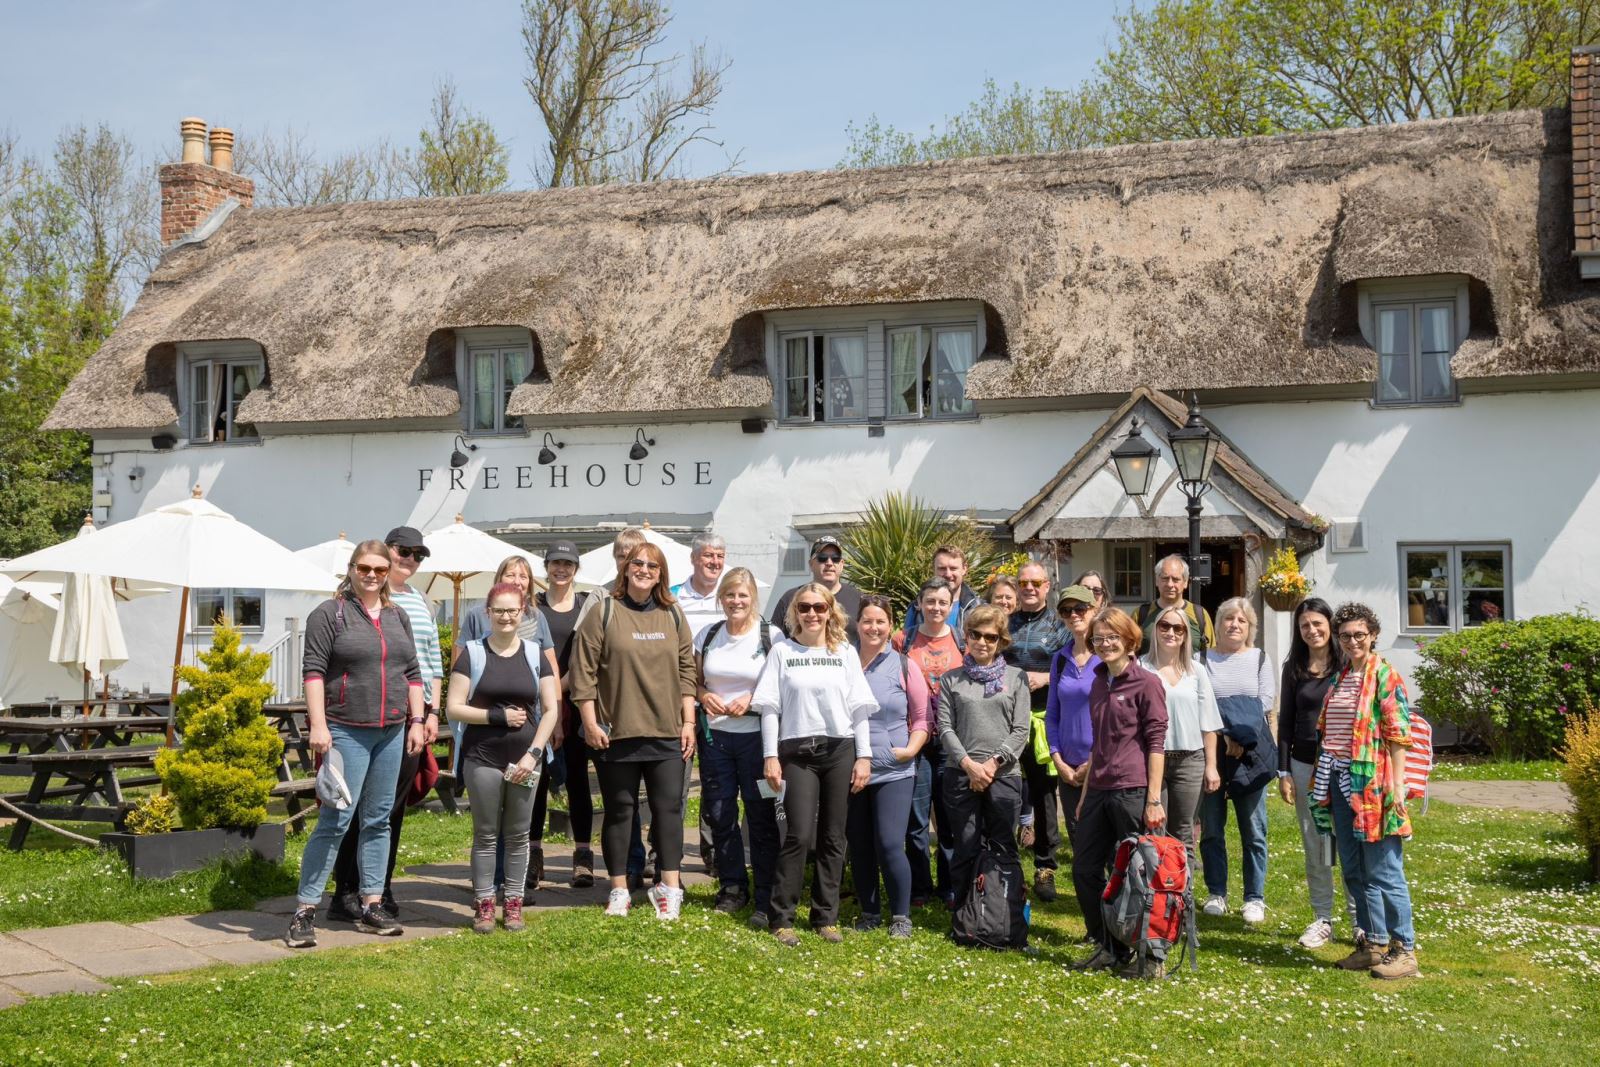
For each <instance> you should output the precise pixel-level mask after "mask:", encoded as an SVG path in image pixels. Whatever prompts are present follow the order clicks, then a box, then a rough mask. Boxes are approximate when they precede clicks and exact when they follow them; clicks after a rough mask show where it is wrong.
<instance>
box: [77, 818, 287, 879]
mask: <svg viewBox="0 0 1600 1067" xmlns="http://www.w3.org/2000/svg"><path fill="white" fill-rule="evenodd" d="M284 829H285V827H284V825H283V824H282V823H262V824H261V825H260V826H257V827H255V828H254V829H249V830H233V829H222V828H218V829H213V830H174V831H172V832H171V833H166V834H101V835H100V844H101V845H102V846H104V847H105V848H111V849H115V850H116V851H117V852H119V853H121V854H122V858H123V859H124V860H126V861H127V863H128V870H129V872H130V873H132V875H133V876H134V877H135V878H171V877H172V876H173V875H175V874H182V873H183V872H184V871H197V870H199V869H200V868H201V867H204V866H205V865H206V864H208V863H211V862H212V861H214V860H219V859H222V858H224V857H227V856H243V855H247V854H250V853H254V854H255V855H257V856H259V857H261V858H262V859H264V860H266V861H267V862H268V863H277V862H279V861H281V860H282V859H283V837H284Z"/></svg>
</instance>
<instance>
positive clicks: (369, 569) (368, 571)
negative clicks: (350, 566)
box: [356, 563, 389, 578]
mask: <svg viewBox="0 0 1600 1067" xmlns="http://www.w3.org/2000/svg"><path fill="white" fill-rule="evenodd" d="M356 573H357V574H359V575H361V577H363V578H387V577H389V568H388V567H381V566H380V567H374V566H372V565H371V564H368V563H357V564H356Z"/></svg>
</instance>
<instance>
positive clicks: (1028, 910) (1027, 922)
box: [1022, 900, 1033, 926]
mask: <svg viewBox="0 0 1600 1067" xmlns="http://www.w3.org/2000/svg"><path fill="white" fill-rule="evenodd" d="M1022 925H1023V926H1032V925H1033V901H1031V900H1024V901H1023V902H1022Z"/></svg>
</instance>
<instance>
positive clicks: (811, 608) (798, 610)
mask: <svg viewBox="0 0 1600 1067" xmlns="http://www.w3.org/2000/svg"><path fill="white" fill-rule="evenodd" d="M794 613H795V614H796V615H826V614H827V613H828V605H826V604H796V605H795V606H794Z"/></svg>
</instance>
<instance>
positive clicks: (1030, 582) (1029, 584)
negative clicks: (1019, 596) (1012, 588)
mask: <svg viewBox="0 0 1600 1067" xmlns="http://www.w3.org/2000/svg"><path fill="white" fill-rule="evenodd" d="M1017 584H1018V585H1020V586H1022V587H1023V588H1024V589H1043V588H1044V587H1045V586H1047V585H1049V584H1050V579H1048V578H1019V579H1017Z"/></svg>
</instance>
